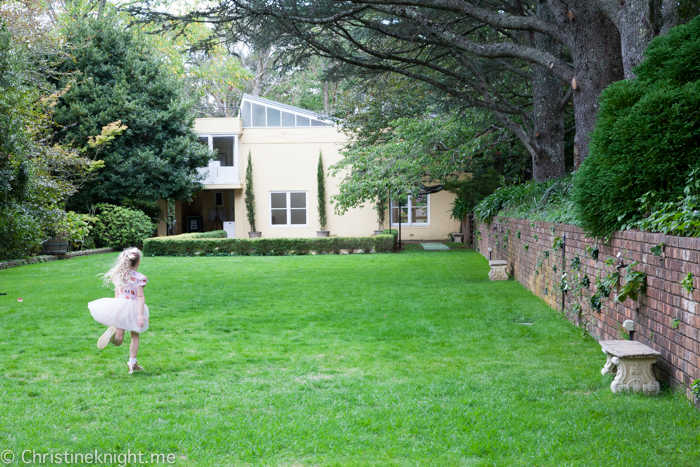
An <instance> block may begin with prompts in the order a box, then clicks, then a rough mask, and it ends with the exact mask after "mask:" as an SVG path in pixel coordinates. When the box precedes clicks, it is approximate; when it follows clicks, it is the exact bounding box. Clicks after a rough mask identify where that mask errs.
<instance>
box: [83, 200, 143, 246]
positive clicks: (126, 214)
mask: <svg viewBox="0 0 700 467" xmlns="http://www.w3.org/2000/svg"><path fill="white" fill-rule="evenodd" d="M97 210H98V213H97V215H96V217H97V220H96V221H95V227H94V230H93V235H94V236H95V239H96V241H97V242H98V243H99V244H100V245H101V246H108V247H116V248H120V247H128V246H136V245H142V244H143V243H144V240H145V239H147V238H148V237H151V236H153V232H154V230H155V228H156V226H155V224H154V223H153V222H151V219H150V218H149V217H148V216H147V215H146V214H144V213H143V212H141V211H136V210H133V209H129V208H124V207H120V206H114V205H111V204H98V205H97Z"/></svg>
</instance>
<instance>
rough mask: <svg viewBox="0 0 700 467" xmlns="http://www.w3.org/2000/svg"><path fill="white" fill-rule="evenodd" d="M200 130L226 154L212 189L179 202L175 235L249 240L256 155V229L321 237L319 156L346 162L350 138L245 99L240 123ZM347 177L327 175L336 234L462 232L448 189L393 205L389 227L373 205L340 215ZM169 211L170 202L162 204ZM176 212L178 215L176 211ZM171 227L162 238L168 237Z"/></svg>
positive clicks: (208, 176)
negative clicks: (338, 198)
mask: <svg viewBox="0 0 700 467" xmlns="http://www.w3.org/2000/svg"><path fill="white" fill-rule="evenodd" d="M195 131H196V132H197V133H198V134H199V139H200V141H201V142H202V144H206V145H207V146H209V148H210V149H213V150H215V151H216V152H217V153H218V157H217V158H216V159H215V160H213V161H211V162H210V163H209V166H208V167H202V168H201V169H199V170H200V171H201V173H202V174H203V175H204V177H205V179H204V185H205V189H204V190H202V191H201V192H199V193H198V194H197V195H196V196H195V198H194V199H193V200H192V202H176V203H175V215H174V216H172V218H171V219H172V220H174V221H175V226H174V229H173V232H174V233H175V234H179V233H185V232H190V231H204V232H206V231H211V230H221V229H223V230H226V232H227V233H228V236H229V237H234V238H248V232H249V231H250V230H251V228H250V225H249V224H248V220H247V216H246V208H245V195H244V192H245V173H246V166H247V159H248V154H249V153H250V155H251V160H252V165H253V187H254V193H255V205H256V215H255V224H256V225H255V227H256V229H257V230H258V231H260V232H262V237H265V238H271V237H315V236H316V235H317V234H316V231H318V230H320V226H319V225H318V203H317V188H316V186H317V182H316V172H317V164H318V155H319V151H320V152H321V153H322V154H323V165H324V168H326V171H327V169H328V167H329V166H331V165H332V164H335V163H336V162H338V161H339V160H341V158H342V155H341V154H340V150H341V149H342V147H343V145H344V144H345V142H346V138H345V136H344V135H343V134H342V133H341V132H339V131H338V129H337V128H336V127H334V126H333V125H332V124H331V123H330V122H328V121H326V120H324V119H323V118H322V117H321V116H320V115H318V114H316V113H315V112H310V111H308V110H304V109H300V108H297V107H292V106H288V105H285V104H280V103H279V102H274V101H271V100H268V99H263V98H260V97H255V96H251V95H248V94H244V96H243V99H242V102H241V110H240V114H239V117H237V118H201V119H197V120H196V122H195ZM338 184H339V180H338V179H336V178H332V177H330V176H328V175H327V176H326V197H327V205H326V212H327V217H328V221H327V223H326V230H329V231H330V234H331V235H332V236H344V237H362V236H369V235H372V233H373V231H374V230H375V229H378V228H389V224H390V222H391V225H392V227H393V228H398V225H399V218H398V215H399V212H400V213H401V214H402V216H401V233H402V239H403V240H447V238H448V237H449V235H450V233H452V232H458V231H459V223H458V222H457V221H455V220H453V219H450V217H449V213H448V211H449V210H450V207H451V202H452V200H453V199H454V195H453V194H452V193H448V192H440V193H436V194H430V195H422V196H420V197H418V196H417V197H415V199H409V200H408V206H401V209H399V206H398V205H397V203H396V202H395V201H393V202H392V209H391V221H390V220H389V215H386V216H385V217H386V220H385V223H384V225H383V226H378V225H377V220H376V219H377V213H376V211H375V210H374V209H373V206H372V205H365V207H364V208H361V209H351V210H350V211H348V212H347V213H346V214H344V215H342V216H338V215H336V214H335V213H334V212H333V206H332V205H331V204H330V199H331V196H332V195H334V194H336V193H338ZM161 207H162V208H163V210H164V212H165V202H164V201H163V202H161ZM171 215H172V213H171ZM166 233H167V229H166V224H165V223H164V222H162V221H161V222H160V225H159V228H158V234H159V235H161V236H163V235H166Z"/></svg>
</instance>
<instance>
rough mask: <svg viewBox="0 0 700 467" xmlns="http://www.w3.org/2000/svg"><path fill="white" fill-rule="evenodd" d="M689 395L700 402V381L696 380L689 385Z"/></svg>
mask: <svg viewBox="0 0 700 467" xmlns="http://www.w3.org/2000/svg"><path fill="white" fill-rule="evenodd" d="M690 393H691V394H692V395H693V397H694V398H695V400H700V379H696V380H695V381H693V384H691V385H690Z"/></svg>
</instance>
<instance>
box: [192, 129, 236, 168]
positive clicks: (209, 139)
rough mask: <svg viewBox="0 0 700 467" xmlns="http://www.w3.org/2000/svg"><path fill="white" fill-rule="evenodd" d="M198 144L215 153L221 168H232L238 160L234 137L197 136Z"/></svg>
mask: <svg viewBox="0 0 700 467" xmlns="http://www.w3.org/2000/svg"><path fill="white" fill-rule="evenodd" d="M199 142H200V143H202V144H203V145H204V146H206V147H208V148H209V149H210V150H212V151H215V152H216V159H214V160H217V161H219V163H220V164H221V167H233V166H234V165H235V163H236V159H238V151H237V147H236V146H237V143H238V136H236V135H199Z"/></svg>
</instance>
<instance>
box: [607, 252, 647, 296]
mask: <svg viewBox="0 0 700 467" xmlns="http://www.w3.org/2000/svg"><path fill="white" fill-rule="evenodd" d="M638 264H639V261H633V262H632V263H630V264H629V265H628V266H627V267H626V268H625V277H624V280H625V283H624V285H622V286H621V287H620V293H619V294H618V295H617V297H615V301H617V302H620V303H622V302H624V301H625V300H627V298H628V297H629V298H631V299H632V300H634V301H637V300H638V298H639V294H640V293H642V294H643V293H644V292H645V291H646V287H647V282H646V281H647V275H646V273H645V272H642V271H635V270H634V267H635V266H636V265H638Z"/></svg>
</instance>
